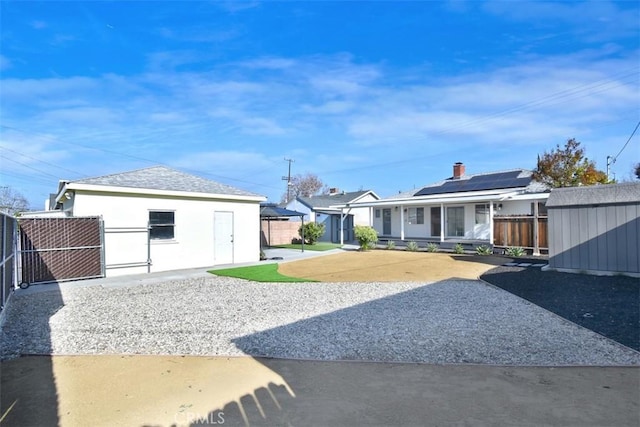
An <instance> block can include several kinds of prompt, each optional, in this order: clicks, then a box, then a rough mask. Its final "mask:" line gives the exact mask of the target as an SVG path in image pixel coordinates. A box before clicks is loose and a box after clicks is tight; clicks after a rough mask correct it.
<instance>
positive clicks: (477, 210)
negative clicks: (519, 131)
mask: <svg viewBox="0 0 640 427" xmlns="http://www.w3.org/2000/svg"><path fill="white" fill-rule="evenodd" d="M531 175H532V172H531V171H527V170H524V169H513V170H508V171H500V172H489V173H480V174H473V175H466V174H465V166H464V165H463V164H462V163H456V164H454V165H453V176H452V177H450V178H447V179H444V180H442V181H439V182H436V183H433V184H431V185H427V186H425V187H423V188H419V189H414V190H411V191H408V192H405V193H400V194H397V195H394V196H392V197H388V198H384V199H380V200H376V201H372V202H367V203H356V204H346V205H345V209H348V208H351V209H355V208H359V209H361V208H362V207H369V208H370V209H372V210H373V215H372V218H373V220H372V222H371V225H372V226H373V227H374V228H375V229H376V231H377V232H378V235H379V236H380V238H381V240H383V241H384V240H401V241H407V240H422V241H427V242H435V243H439V244H440V246H441V247H445V248H446V247H452V246H453V245H454V244H456V243H462V244H469V245H470V246H477V245H481V244H486V245H492V244H493V243H494V236H495V233H496V230H495V229H494V220H495V219H496V218H497V217H505V218H507V217H508V218H522V219H526V218H529V217H530V218H531V219H534V218H535V221H532V224H535V225H534V226H532V227H533V228H537V227H538V221H537V220H538V218H537V217H538V216H539V215H542V214H543V213H544V204H545V201H546V199H547V198H548V197H549V191H548V189H547V188H546V187H545V186H544V185H542V184H540V183H537V182H535V181H533V180H532V178H531ZM500 231H501V230H500ZM534 234H535V236H536V237H535V238H534V239H533V240H536V241H537V236H538V233H534ZM530 247H531V249H532V250H533V252H534V253H538V252H539V249H540V247H539V245H538V246H536V245H535V244H533V243H532V244H531V246H530Z"/></svg>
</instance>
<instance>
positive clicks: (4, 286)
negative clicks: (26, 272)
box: [0, 213, 16, 311]
mask: <svg viewBox="0 0 640 427" xmlns="http://www.w3.org/2000/svg"><path fill="white" fill-rule="evenodd" d="M15 236H16V219H15V218H14V217H12V216H9V215H6V214H4V213H0V285H1V287H0V311H2V309H3V308H4V306H5V304H6V302H7V300H8V299H9V296H10V295H11V292H13V285H14V264H15V250H16V245H15Z"/></svg>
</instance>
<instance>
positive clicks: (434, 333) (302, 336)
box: [0, 276, 640, 366]
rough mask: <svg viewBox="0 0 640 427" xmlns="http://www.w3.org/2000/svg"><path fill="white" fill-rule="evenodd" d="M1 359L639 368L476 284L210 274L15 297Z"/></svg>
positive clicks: (599, 342) (609, 345)
mask: <svg viewBox="0 0 640 427" xmlns="http://www.w3.org/2000/svg"><path fill="white" fill-rule="evenodd" d="M0 343H1V344H0V357H2V358H4V359H7V358H12V357H17V356H19V355H24V354H150V355H152V354H164V355H216V356H237V355H250V356H266V357H284V358H303V359H319V360H369V361H389V362H391V361H393V362H424V363H436V364H447V363H474V364H497V365H588V366H590V365H603V366H604V365H640V353H638V352H636V351H633V350H631V349H629V348H627V347H624V346H622V345H620V344H618V343H616V342H613V341H611V340H609V339H607V338H605V337H602V336H601V335H599V334H596V333H594V332H592V331H590V330H587V329H585V328H582V327H580V326H577V325H575V324H574V323H571V322H569V321H566V320H564V319H562V318H559V317H558V316H556V315H554V314H552V313H550V312H548V311H546V310H544V309H542V308H540V307H538V306H536V305H534V304H531V303H529V302H527V301H525V300H523V299H521V298H518V297H516V296H514V295H512V294H510V293H508V292H505V291H502V290H500V289H497V288H495V287H493V286H490V285H487V284H485V283H483V282H481V281H472V280H468V281H467V280H447V281H440V282H435V283H432V284H424V283H255V282H248V281H243V280H239V279H232V278H224V277H218V276H210V277H193V278H189V279H185V280H171V281H166V282H160V283H153V284H138V285H134V286H113V285H101V286H87V287H77V288H74V287H70V286H65V287H63V288H62V289H61V290H57V291H56V290H54V291H51V292H39V293H21V292H20V291H16V293H15V294H14V296H13V298H12V301H11V304H10V306H9V307H7V312H6V322H5V323H4V325H3V327H2V331H1V332H0Z"/></svg>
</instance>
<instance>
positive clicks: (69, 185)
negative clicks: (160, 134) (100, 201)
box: [56, 182, 267, 203]
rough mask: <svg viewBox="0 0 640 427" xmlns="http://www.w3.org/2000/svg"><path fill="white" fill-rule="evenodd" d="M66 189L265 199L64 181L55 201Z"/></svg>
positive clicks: (248, 199)
mask: <svg viewBox="0 0 640 427" xmlns="http://www.w3.org/2000/svg"><path fill="white" fill-rule="evenodd" d="M68 190H76V191H91V192H96V193H118V194H140V195H146V196H149V195H151V196H168V197H186V198H194V199H215V200H222V199H224V200H237V201H247V202H264V201H266V200H267V198H266V197H264V196H239V195H235V194H217V193H200V192H191V191H175V190H155V189H151V188H134V187H116V186H111V185H92V184H78V183H73V182H71V183H65V184H64V185H63V187H62V189H61V190H60V191H59V192H58V195H57V196H56V203H58V202H60V199H62V197H63V196H64V194H65V193H66V192H67V191H68Z"/></svg>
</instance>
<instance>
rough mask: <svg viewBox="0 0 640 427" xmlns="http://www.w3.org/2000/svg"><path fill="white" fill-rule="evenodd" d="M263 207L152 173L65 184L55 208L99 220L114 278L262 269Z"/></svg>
mask: <svg viewBox="0 0 640 427" xmlns="http://www.w3.org/2000/svg"><path fill="white" fill-rule="evenodd" d="M264 200H265V197H262V196H260V195H257V194H253V193H250V192H247V191H244V190H240V189H237V188H234V187H230V186H228V185H224V184H220V183H217V182H215V181H211V180H208V179H204V178H200V177H198V176H194V175H190V174H186V173H183V172H179V171H177V170H173V169H170V168H167V167H164V166H155V167H150V168H146V169H140V170H134V171H131V172H123V173H117V174H113V175H106V176H100V177H96V178H87V179H80V180H77V181H61V182H60V184H59V188H58V192H57V193H56V197H55V200H54V202H55V204H56V205H55V206H51V207H50V208H51V209H55V210H57V211H58V212H60V211H62V212H64V213H65V214H66V215H67V216H71V217H85V216H101V217H102V220H103V222H104V267H105V269H106V275H107V276H115V275H122V274H132V273H143V272H147V271H150V272H155V271H167V270H176V269H184V268H195V267H207V266H212V265H216V264H233V263H243V262H253V261H258V260H259V257H260V239H259V236H260V202H262V201H264ZM52 213H53V212H52ZM148 260H149V261H150V262H148ZM148 264H150V265H148Z"/></svg>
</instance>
